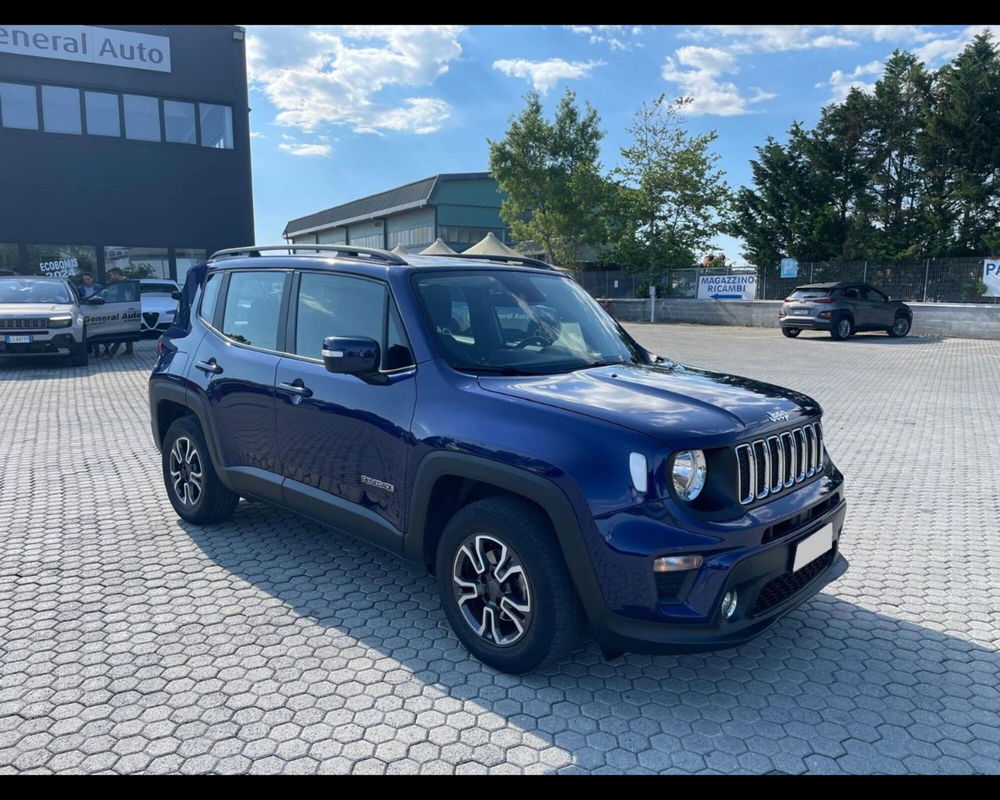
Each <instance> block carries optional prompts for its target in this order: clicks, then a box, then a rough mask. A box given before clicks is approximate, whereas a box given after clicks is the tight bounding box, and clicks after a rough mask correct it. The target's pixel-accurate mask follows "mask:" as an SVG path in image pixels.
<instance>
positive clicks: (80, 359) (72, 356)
mask: <svg viewBox="0 0 1000 800" xmlns="http://www.w3.org/2000/svg"><path fill="white" fill-rule="evenodd" d="M89 362H90V354H89V352H88V345H87V337H86V334H85V335H84V337H83V341H82V342H80V344H74V345H72V346H71V347H70V348H69V363H70V366H73V367H85V366H87V364H88V363H89Z"/></svg>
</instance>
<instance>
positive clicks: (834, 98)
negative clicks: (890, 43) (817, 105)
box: [816, 61, 882, 103]
mask: <svg viewBox="0 0 1000 800" xmlns="http://www.w3.org/2000/svg"><path fill="white" fill-rule="evenodd" d="M881 73H882V62H881V61H869V62H868V63H867V64H859V65H858V66H856V67H855V68H854V70H853V71H851V72H844V71H843V70H839V69H838V70H834V71H833V72H832V73H831V74H830V80H828V81H823V82H821V83H817V84H816V88H817V89H822V88H823V87H824V86H829V87H830V89H831V90H832V93H831V95H830V100H829V102H831V103H839V102H842V101H843V100H844V99H845V98H846V97H847V95H848V93H849V92H850V91H851V89H860V90H861V91H863V92H867V93H869V94H870V93H871V92H873V91H875V81H870V82H866V81H863V80H861V78H862V77H864V76H865V75H871V76H873V77H874V76H877V75H880V74H881Z"/></svg>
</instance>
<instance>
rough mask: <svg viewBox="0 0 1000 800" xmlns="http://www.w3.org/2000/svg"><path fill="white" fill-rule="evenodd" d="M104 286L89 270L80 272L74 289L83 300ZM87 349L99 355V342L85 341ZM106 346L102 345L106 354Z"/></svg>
mask: <svg viewBox="0 0 1000 800" xmlns="http://www.w3.org/2000/svg"><path fill="white" fill-rule="evenodd" d="M103 288H104V287H103V286H101V284H99V283H97V281H95V280H94V276H93V275H92V274H91V273H89V272H83V273H81V274H80V283H78V284H77V285H76V290H77V291H78V292H79V293H80V297H81V298H82V299H83V300H89V299H90V298H91V297H93V296H94V295H96V294H97V293H98V292H100V291H101V289H103ZM87 351H88V352H90V353H93V354H94V355H95V356H97V357H99V356H100V355H101V344H100V342H98V343H97V344H91V343H90V342H87ZM107 352H108V346H107V345H104V353H105V354H107Z"/></svg>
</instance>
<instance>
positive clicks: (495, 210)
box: [284, 172, 510, 253]
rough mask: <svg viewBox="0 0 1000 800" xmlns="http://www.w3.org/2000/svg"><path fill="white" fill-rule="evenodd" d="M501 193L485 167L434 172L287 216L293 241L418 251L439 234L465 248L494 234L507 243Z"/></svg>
mask: <svg viewBox="0 0 1000 800" xmlns="http://www.w3.org/2000/svg"><path fill="white" fill-rule="evenodd" d="M500 202H501V197H500V193H499V191H498V189H497V183H496V181H495V180H493V178H491V177H490V174H489V173H488V172H461V173H449V174H442V175H434V176H432V177H430V178H424V179H423V180H419V181H414V182H413V183H408V184H406V185H405V186H399V187H397V188H395V189H389V190H388V191H385V192H379V193H378V194H373V195H369V196H368V197H362V198H360V199H359V200H352V201H351V202H349V203H344V204H342V205H339V206H334V207H333V208H328V209H326V210H324V211H318V212H316V213H315V214H310V215H308V216H305V217H299V218H298V219H293V220H291V221H290V222H289V223H288V224H287V225H286V226H285V232H284V236H285V239H286V240H287V241H289V242H291V243H293V244H340V243H343V244H353V245H358V246H359V247H379V248H383V249H386V250H391V249H393V248H395V247H401V248H402V249H404V250H406V251H407V252H411V253H416V252H419V251H421V250H423V249H424V248H425V247H427V246H428V245H430V244H431V243H432V242H434V240H435V239H437V238H439V237H440V238H441V239H442V240H443V241H444V242H446V243H447V244H448V246H449V247H451V248H452V249H453V250H456V251H459V252H461V251H463V250H466V249H468V248H469V247H471V246H472V245H474V244H475V243H476V242H478V241H480V240H481V239H482V238H483V237H484V236H486V235H487V234H488V233H491V232H492V233H493V234H494V235H495V236H496V237H497V238H498V239H500V241H502V242H507V241H508V239H509V237H510V230H509V229H508V228H507V226H506V225H505V224H504V222H503V220H501V219H500Z"/></svg>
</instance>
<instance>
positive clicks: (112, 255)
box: [104, 247, 170, 280]
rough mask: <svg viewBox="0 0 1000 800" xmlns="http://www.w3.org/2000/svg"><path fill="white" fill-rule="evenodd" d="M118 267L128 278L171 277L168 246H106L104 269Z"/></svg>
mask: <svg viewBox="0 0 1000 800" xmlns="http://www.w3.org/2000/svg"><path fill="white" fill-rule="evenodd" d="M112 267H118V269H120V270H121V271H122V272H124V273H125V277H127V278H166V279H168V280H169V278H170V254H169V253H168V252H167V248H166V247H105V248H104V270H105V272H107V270H109V269H111V268H112Z"/></svg>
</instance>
